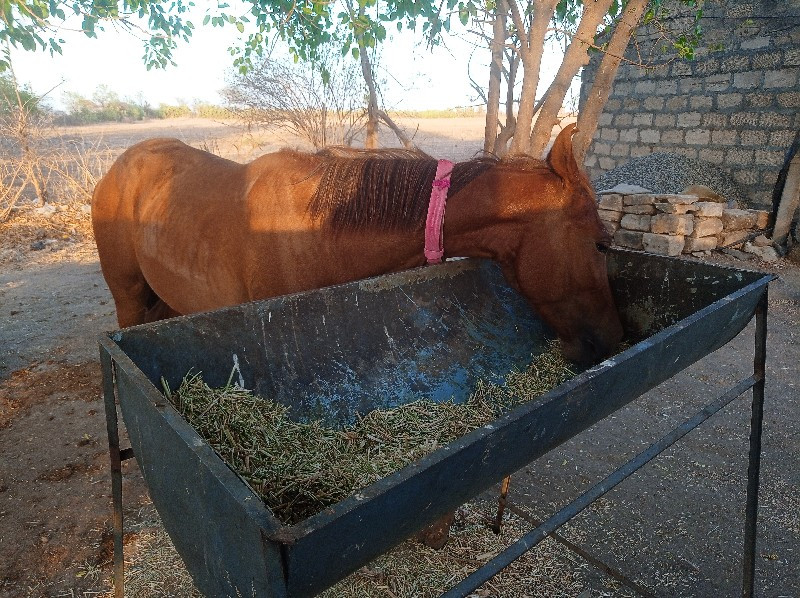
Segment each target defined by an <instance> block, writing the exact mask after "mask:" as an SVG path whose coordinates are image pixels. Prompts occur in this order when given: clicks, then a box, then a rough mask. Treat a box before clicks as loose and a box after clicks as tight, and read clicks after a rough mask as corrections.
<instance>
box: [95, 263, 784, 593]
mask: <svg viewBox="0 0 800 598" xmlns="http://www.w3.org/2000/svg"><path fill="white" fill-rule="evenodd" d="M609 276H610V278H611V281H612V288H613V292H614V295H615V299H616V301H617V305H618V307H619V309H620V311H621V315H622V319H623V322H624V324H625V326H626V330H627V332H628V337H629V339H630V340H631V341H632V342H636V343H637V344H635V345H634V346H632V347H631V348H629V349H627V350H626V351H624V352H623V353H621V354H619V355H617V356H615V357H613V358H611V359H609V360H606V361H604V362H602V363H600V364H598V365H597V366H595V367H593V368H591V369H589V370H587V371H585V372H583V373H581V374H579V375H577V376H576V377H575V378H573V379H572V380H569V381H567V382H565V383H564V384H562V385H561V386H559V387H558V388H556V389H554V390H552V391H551V392H549V393H547V394H546V395H543V396H542V397H538V398H536V399H533V400H531V401H530V402H528V403H526V404H524V405H522V406H520V407H518V408H516V409H514V410H513V411H511V412H510V413H508V414H506V415H505V416H503V417H501V418H499V419H497V420H496V421H495V422H493V423H492V424H491V425H488V426H484V427H482V428H480V429H478V430H475V431H473V432H471V433H470V434H468V435H466V436H464V437H462V438H461V439H459V440H457V441H455V442H453V443H451V444H450V445H448V446H446V447H443V448H441V449H439V450H437V451H435V452H434V453H432V454H430V455H428V456H427V457H425V458H424V459H421V460H420V461H418V462H416V463H414V464H412V465H410V466H408V467H406V468H404V469H402V470H400V471H398V472H396V473H395V474H392V475H390V476H388V477H386V478H384V479H382V480H380V481H378V482H376V483H375V484H372V485H370V486H368V487H367V488H364V489H363V490H361V491H359V493H358V494H356V495H354V496H351V497H349V498H347V499H345V500H343V501H342V502H340V503H338V504H337V505H334V506H333V507H331V508H329V509H326V510H325V511H323V512H322V513H320V514H318V515H316V516H314V517H311V518H309V519H307V520H305V521H303V522H301V523H299V524H298V525H295V526H291V527H286V526H282V525H281V524H280V523H279V522H278V521H277V520H275V518H274V517H273V516H272V514H271V513H270V512H269V510H268V509H267V508H266V507H265V506H264V505H263V504H262V503H261V502H260V501H258V500H254V495H253V494H252V492H251V491H250V490H249V488H248V487H247V485H246V484H245V483H244V482H243V481H242V480H241V479H240V478H239V477H238V476H237V475H236V474H235V473H234V472H232V471H231V470H230V469H228V468H227V466H226V465H225V464H224V463H223V462H222V461H220V459H219V458H218V457H217V456H216V454H215V453H214V452H213V450H211V448H210V447H209V446H208V445H207V444H205V443H204V442H202V441H200V442H198V439H199V437H198V436H197V434H196V433H195V432H194V430H193V429H192V428H191V427H190V426H189V425H188V424H187V423H186V422H185V421H184V420H183V419H182V418H181V417H180V416H179V415H178V414H177V412H176V411H175V410H174V409H173V408H172V407H171V405H169V404H167V402H166V401H165V399H164V397H163V395H161V393H160V392H159V391H158V388H160V379H161V378H162V377H163V378H164V379H165V380H167V382H168V383H169V384H170V386H172V387H177V385H178V383H179V382H180V380H181V379H182V378H183V377H184V376H185V375H186V374H187V372H189V371H190V370H194V371H202V372H203V375H204V378H205V379H206V381H207V382H208V383H209V384H211V385H212V386H213V385H224V384H225V383H226V382H227V380H228V378H229V376H230V375H231V368H232V367H233V358H232V355H234V354H235V355H236V356H237V357H236V360H237V363H238V366H239V375H240V376H241V378H242V380H243V381H244V384H245V386H247V387H249V388H252V389H254V390H255V391H256V392H257V393H259V394H263V395H265V396H269V397H271V398H274V399H276V400H279V401H281V402H283V403H285V404H286V405H289V406H290V407H291V408H292V410H293V411H292V413H293V415H294V416H295V417H297V418H300V419H303V418H315V417H322V418H323V419H324V420H326V421H327V422H328V423H332V424H337V423H341V422H344V421H348V420H349V419H350V418H352V417H354V415H355V413H356V412H364V411H367V410H369V409H371V408H374V407H386V406H392V405H395V404H398V403H402V402H407V401H410V400H414V399H416V398H420V397H421V396H427V397H432V398H435V399H437V400H447V399H450V398H451V397H452V398H454V399H455V400H463V399H464V398H466V396H467V395H468V394H469V392H470V391H471V390H472V387H473V386H474V385H475V383H476V381H477V380H478V379H490V380H491V379H500V378H502V377H504V376H505V374H507V373H508V372H509V371H510V370H512V369H514V368H522V367H524V366H525V365H527V363H528V362H529V361H530V358H531V355H532V354H533V353H538V352H541V351H542V350H544V348H545V346H546V341H547V338H548V334H547V331H546V330H545V328H544V326H543V325H542V324H541V322H540V321H539V320H537V319H536V318H535V317H534V316H533V315H532V313H531V312H530V310H529V308H528V306H527V304H526V303H525V301H524V300H523V299H522V298H521V297H520V296H519V295H518V294H517V293H516V292H515V291H513V290H512V289H511V288H509V287H508V286H507V285H506V283H505V281H504V280H503V278H502V275H501V273H500V271H499V269H498V268H497V266H496V265H494V264H493V263H491V262H486V261H479V260H463V261H461V260H460V261H455V262H450V263H446V264H442V265H440V266H435V267H427V268H423V269H418V270H413V271H410V272H402V273H398V274H393V275H387V276H384V277H380V278H377V279H373V280H371V281H361V282H356V283H351V284H348V285H341V286H337V287H331V288H328V289H321V290H319V291H313V292H309V293H301V294H298V295H293V296H287V297H279V298H276V299H271V300H267V301H261V302H254V303H249V304H245V305H242V306H237V307H232V308H228V309H223V310H218V311H215V312H209V313H205V314H196V315H193V316H187V317H182V318H175V319H172V320H168V321H164V322H158V323H155V324H149V325H145V326H139V327H135V328H130V329H126V330H123V331H120V332H114V333H111V334H109V335H107V336H105V337H103V338H101V360H102V362H103V364H104V380H105V386H104V388H105V394H106V399H107V405H109V404H110V405H111V406H112V409H111V411H114V410H113V405H114V399H115V398H117V399H118V400H119V403H120V408H121V411H122V414H123V417H124V419H125V423H126V426H127V429H128V433H129V436H130V439H131V444H132V446H133V451H134V453H135V455H136V458H137V460H138V462H139V465H140V467H141V468H142V471H143V474H144V476H145V479H146V480H147V483H148V485H149V487H150V491H151V497H152V499H153V502H154V503H155V505H156V507H157V509H158V511H159V513H160V515H161V517H162V520H163V522H164V526H165V528H166V529H167V531H168V532H169V534H170V536H171V537H172V539H173V541H174V543H175V546H176V548H177V549H178V552H179V553H180V554H181V556H182V558H183V559H184V561H185V562H186V565H187V568H188V570H189V571H190V573H191V574H192V577H193V579H194V581H195V584H196V585H197V587H198V588H199V589H200V590H201V591H203V592H204V593H206V594H207V595H237V592H238V593H239V594H240V595H242V596H251V595H255V596H309V595H313V594H314V593H317V592H319V591H321V590H322V589H324V588H326V587H329V586H330V585H332V584H333V583H335V582H336V581H337V580H339V579H341V578H342V577H344V576H345V575H347V574H348V573H350V572H352V571H354V570H355V569H357V568H359V567H360V566H362V565H363V564H365V563H367V562H368V561H369V560H371V559H372V558H374V557H375V556H376V555H378V554H381V553H382V552H385V551H386V550H388V549H389V548H391V547H392V546H394V545H396V544H397V543H399V542H400V541H402V540H403V539H405V538H406V537H408V536H410V535H412V534H414V533H416V532H417V531H419V530H420V529H421V528H422V527H424V526H426V525H427V524H429V523H431V522H433V521H434V520H436V519H438V518H439V517H441V516H442V515H443V514H445V513H446V512H448V511H450V510H452V509H453V508H455V507H457V506H458V505H460V504H462V503H463V502H465V501H466V500H468V499H469V498H471V497H473V496H475V495H476V494H478V493H480V492H481V491H483V490H484V489H486V488H488V487H489V486H491V485H492V484H494V483H496V482H497V481H499V480H500V479H502V478H503V477H504V476H505V475H507V474H509V473H512V472H513V471H515V470H517V469H519V468H520V467H522V466H524V465H525V464H527V463H528V462H530V461H531V460H533V459H535V458H537V457H539V456H541V455H542V454H544V453H545V452H547V451H548V450H550V449H552V448H553V447H555V446H557V445H558V444H560V443H562V442H564V441H566V440H568V439H569V438H571V437H572V436H574V435H575V434H578V433H579V432H581V431H582V430H584V429H586V428H588V427H589V426H591V425H592V424H593V423H595V422H597V421H599V420H600V419H602V418H603V417H606V416H607V415H609V414H610V413H613V412H614V411H615V410H617V409H619V408H620V407H622V406H623V405H625V404H627V403H628V402H630V401H631V400H633V399H635V398H636V397H638V396H639V395H641V394H642V393H644V392H645V391H647V390H649V389H650V388H652V387H654V386H655V385H657V384H658V383H660V382H662V381H663V380H666V379H667V378H669V377H671V376H672V375H674V374H675V373H677V372H678V371H680V370H681V369H683V368H685V367H687V366H688V365H690V364H691V363H693V362H694V361H696V360H697V359H699V358H701V357H702V356H704V355H706V354H707V353H709V352H711V351H713V350H715V349H717V348H719V347H721V346H722V345H724V344H725V343H727V342H728V341H729V340H730V339H731V338H733V337H734V336H735V335H736V334H738V332H739V331H740V330H741V329H742V328H743V327H744V326H745V325H746V324H747V322H748V321H749V320H750V319H751V317H752V315H753V313H754V312H755V309H756V305H757V304H758V302H759V300H760V299H761V298H762V296H763V295H764V292H765V290H766V285H767V283H768V281H769V277H768V276H764V275H761V274H758V273H751V272H744V271H739V270H733V269H727V268H720V267H716V266H711V265H705V264H700V263H697V262H689V261H684V260H679V259H674V258H661V257H657V256H652V255H647V254H643V253H636V252H623V251H612V252H611V253H610V254H609ZM689 281H691V282H689ZM688 288H691V289H693V292H690V291H688V290H687V289H688ZM109 417H113V418H114V421H115V418H116V414H115V412H114V413H113V414H112V415H110V416H109ZM109 421H110V422H111V420H109ZM112 423H113V422H111V423H110V429H111V424H112ZM114 425H115V423H114ZM112 446H113V445H112ZM112 452H113V448H112Z"/></svg>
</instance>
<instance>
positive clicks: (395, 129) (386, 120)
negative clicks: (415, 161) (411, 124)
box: [378, 110, 416, 149]
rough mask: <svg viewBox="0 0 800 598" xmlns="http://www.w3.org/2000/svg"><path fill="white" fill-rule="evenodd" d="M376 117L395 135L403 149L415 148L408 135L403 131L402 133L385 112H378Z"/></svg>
mask: <svg viewBox="0 0 800 598" xmlns="http://www.w3.org/2000/svg"><path fill="white" fill-rule="evenodd" d="M378 117H379V118H380V119H381V120H382V121H383V122H384V123H386V126H387V127H389V128H390V129H391V130H392V131H393V132H394V134H395V135H397V138H398V139H399V140H400V143H402V144H403V147H405V148H406V149H412V148H414V147H416V146H415V145H414V142H413V141H412V140H411V138H410V137H409V136H408V135H406V133H405V131H403V129H401V128H400V127H399V126H398V125H397V123H395V122H394V121H393V120H392V117H391V116H389V115H388V114H386V112H385V111H383V110H378Z"/></svg>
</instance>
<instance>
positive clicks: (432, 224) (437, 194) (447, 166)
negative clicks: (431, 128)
mask: <svg viewBox="0 0 800 598" xmlns="http://www.w3.org/2000/svg"><path fill="white" fill-rule="evenodd" d="M452 172H453V163H452V162H451V161H450V160H439V164H438V166H437V167H436V177H435V178H434V179H433V186H432V188H431V201H430V203H429V204H428V218H427V220H426V221H425V257H426V258H427V260H428V263H429V264H438V263H439V262H441V261H442V256H443V255H444V241H443V239H442V234H443V231H444V208H445V204H446V203H447V190H448V189H449V188H450V175H451V174H452Z"/></svg>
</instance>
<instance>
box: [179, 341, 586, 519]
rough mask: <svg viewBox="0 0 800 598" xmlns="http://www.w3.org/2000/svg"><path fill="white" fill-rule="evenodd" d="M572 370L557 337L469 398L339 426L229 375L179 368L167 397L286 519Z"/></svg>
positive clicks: (423, 403) (333, 499) (412, 406)
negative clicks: (293, 411) (220, 383)
mask: <svg viewBox="0 0 800 598" xmlns="http://www.w3.org/2000/svg"><path fill="white" fill-rule="evenodd" d="M572 375H573V374H572V372H571V371H570V369H569V366H568V363H567V362H566V361H565V360H564V358H563V357H562V356H561V354H560V352H558V350H557V349H556V348H555V347H551V348H550V350H549V351H547V352H545V353H542V354H540V355H538V356H536V357H535V358H534V360H533V363H532V364H531V365H530V366H529V367H528V369H527V370H526V371H524V372H514V373H512V374H510V375H509V376H508V378H507V380H506V384H505V385H503V386H498V385H494V384H488V383H485V382H481V383H479V384H478V386H477V388H476V390H475V391H474V392H473V394H472V395H471V396H470V397H469V399H468V400H467V401H466V402H465V403H458V404H456V403H452V402H444V403H434V402H432V401H427V400H419V401H415V402H413V403H409V404H406V405H402V406H400V407H395V408H392V409H376V410H374V411H372V412H370V413H368V414H366V415H364V416H363V417H360V418H359V419H358V421H356V422H355V423H354V424H353V425H350V426H346V427H344V428H342V429H333V428H330V427H326V426H325V425H323V424H322V423H320V422H319V421H312V422H310V423H298V422H295V421H292V420H291V419H289V417H288V411H289V410H288V408H287V407H285V406H284V405H281V404H280V403H276V402H274V401H271V400H269V399H265V398H262V397H258V396H255V395H253V394H252V393H251V392H250V391H248V390H245V389H243V388H241V387H239V386H237V385H235V384H231V383H229V384H228V385H227V386H226V387H224V388H218V389H214V388H210V387H209V386H208V385H207V384H206V383H205V382H204V381H203V378H202V375H201V374H199V373H197V374H191V375H188V376H187V377H186V378H184V380H183V382H182V384H181V386H180V388H178V390H177V391H175V392H170V389H169V388H168V387H167V386H166V385H165V392H166V394H167V397H168V398H169V399H170V400H171V401H172V402H173V404H174V405H175V406H176V407H177V409H178V410H179V411H180V412H181V414H182V415H183V416H184V417H185V418H186V419H187V420H188V421H189V423H190V424H191V425H192V426H193V427H194V429H195V430H196V431H197V433H198V434H200V436H201V437H203V438H204V439H205V440H206V441H207V442H208V443H209V444H210V445H211V446H212V447H213V448H214V450H216V451H217V453H218V454H219V455H220V457H221V458H222V459H223V460H224V461H226V462H227V463H228V465H229V466H230V467H231V468H232V469H233V470H234V471H236V472H237V473H238V474H239V475H241V476H242V478H243V479H245V480H246V481H247V483H248V484H249V485H250V486H251V488H252V489H253V490H254V491H255V492H256V493H257V494H258V495H259V496H260V497H261V498H262V499H263V500H264V502H265V503H266V505H267V506H268V507H269V508H270V509H271V510H272V512H273V513H274V514H275V516H276V517H277V518H278V519H280V520H281V521H282V522H284V523H285V524H289V525H292V524H295V523H298V522H300V521H302V520H303V519H306V518H307V517H310V516H312V515H314V514H316V513H318V512H320V511H321V510H322V509H324V508H325V507H328V506H330V505H333V504H336V503H337V502H339V501H341V500H342V499H344V498H345V497H347V496H348V495H350V494H352V493H353V492H355V491H356V490H358V489H360V488H364V487H366V486H368V485H369V484H371V483H373V482H375V481H377V480H379V479H381V478H383V477H385V476H387V475H389V474H391V473H392V472H395V471H397V470H399V469H401V468H403V467H404V466H406V465H408V464H410V463H412V462H414V461H417V460H418V459H420V458H422V457H424V456H425V455H427V454H428V453H431V452H433V451H434V450H436V449H437V448H439V447H441V446H443V445H445V444H447V443H449V442H452V441H453V440H455V439H457V438H460V437H461V436H463V435H465V434H467V433H468V432H470V431H472V430H474V429H476V428H479V427H480V426H482V425H485V424H487V423H489V422H491V421H493V420H495V419H496V418H497V417H499V416H500V415H502V414H503V413H505V412H507V411H508V410H509V409H511V408H513V407H514V406H516V405H518V404H520V403H523V402H525V401H527V400H530V399H532V398H534V397H536V396H539V395H541V394H543V393H545V392H547V391H548V390H550V389H551V388H553V387H555V386H557V385H558V384H560V383H561V382H563V381H564V380H566V379H567V378H569V377H571V376H572Z"/></svg>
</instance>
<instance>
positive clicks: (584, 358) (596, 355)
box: [562, 325, 623, 366]
mask: <svg viewBox="0 0 800 598" xmlns="http://www.w3.org/2000/svg"><path fill="white" fill-rule="evenodd" d="M622 334H623V333H622V326H620V325H617V326H612V327H611V330H609V331H607V332H606V333H605V334H602V333H598V332H597V331H593V330H583V331H581V333H580V334H578V336H577V337H575V338H574V339H573V340H572V341H569V342H562V351H563V353H564V357H566V358H567V359H569V360H570V361H574V362H575V363H577V364H579V365H581V366H591V365H594V364H596V363H598V362H600V361H602V360H604V359H606V358H607V357H609V356H611V355H612V354H613V353H614V351H615V350H616V349H617V347H618V346H619V343H620V341H621V340H622Z"/></svg>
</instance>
